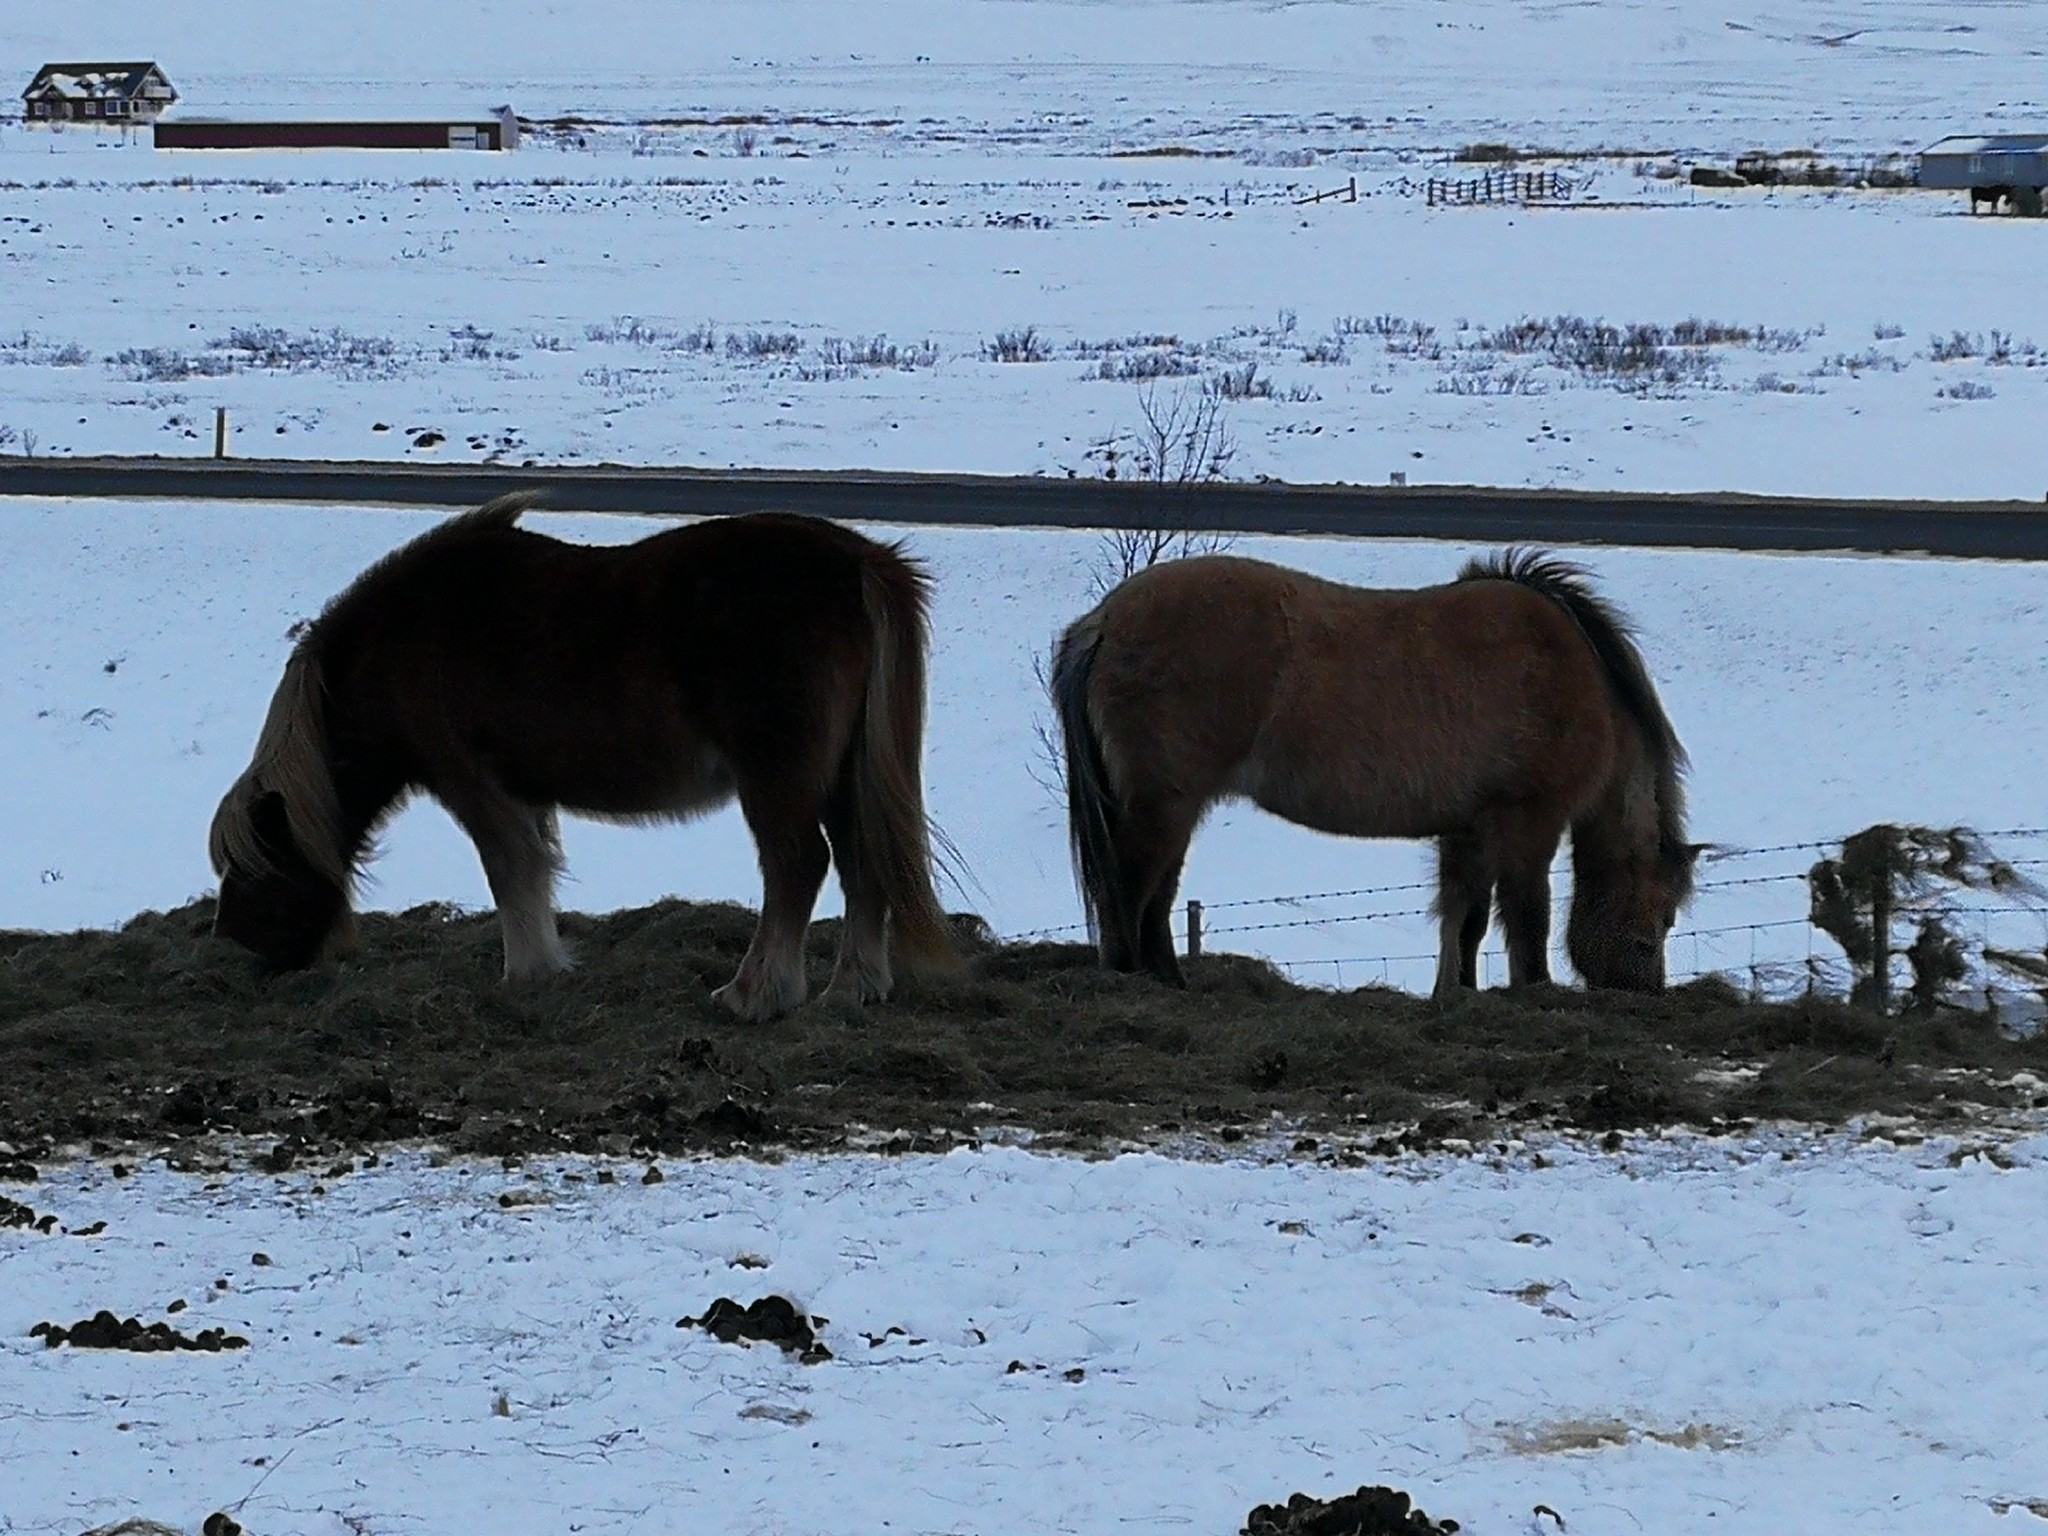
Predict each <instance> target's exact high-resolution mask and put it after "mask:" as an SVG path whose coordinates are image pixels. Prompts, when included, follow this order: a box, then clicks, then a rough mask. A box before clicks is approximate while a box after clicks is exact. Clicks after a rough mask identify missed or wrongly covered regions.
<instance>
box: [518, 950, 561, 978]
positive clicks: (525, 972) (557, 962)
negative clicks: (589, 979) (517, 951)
mask: <svg viewBox="0 0 2048 1536" xmlns="http://www.w3.org/2000/svg"><path fill="white" fill-rule="evenodd" d="M575 969H576V961H575V959H574V957H572V956H571V955H570V953H569V952H568V951H567V950H566V949H558V950H556V951H555V952H554V953H552V954H548V955H541V956H538V957H537V958H535V959H532V960H527V961H523V962H521V963H520V964H519V965H518V966H516V967H515V966H514V965H513V964H512V962H511V961H510V960H507V961H506V962H505V980H506V981H508V982H520V981H546V980H547V979H548V978H549V977H550V976H566V975H568V974H569V972H571V971H573V970H575Z"/></svg>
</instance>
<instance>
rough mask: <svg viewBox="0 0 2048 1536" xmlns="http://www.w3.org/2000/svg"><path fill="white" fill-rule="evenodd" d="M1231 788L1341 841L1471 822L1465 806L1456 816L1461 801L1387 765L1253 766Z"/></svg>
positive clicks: (1424, 832)
mask: <svg viewBox="0 0 2048 1536" xmlns="http://www.w3.org/2000/svg"><path fill="white" fill-rule="evenodd" d="M1231 789H1232V792H1233V793H1236V794H1240V795H1242V796H1244V797H1245V798H1246V799H1248V800H1250V801H1251V802H1252V803H1253V804H1255V805H1257V806H1258V807H1259V808H1260V809H1261V810H1265V811H1270V812H1271V813H1272V814H1273V815H1275V816H1278V817H1281V818H1282V819H1284V820H1287V821H1291V822H1294V823H1295V824H1296V825H1297V826H1303V827H1308V828H1311V829H1312V830H1314V831H1317V832H1331V833H1335V834H1337V835H1339V836H1342V837H1402V838H1408V837H1435V836H1438V835H1439V834H1441V833H1443V832H1445V831H1448V830H1451V829H1452V827H1453V826H1456V825H1462V824H1463V823H1464V822H1465V821H1467V820H1469V812H1468V811H1466V809H1465V807H1464V806H1462V805H1456V809H1455V811H1451V807H1452V806H1453V805H1455V804H1456V802H1455V801H1451V802H1447V800H1446V797H1445V796H1444V795H1443V794H1442V793H1441V787H1440V786H1437V787H1432V786H1431V785H1430V784H1429V783H1428V782H1427V780H1426V778H1425V777H1424V776H1423V775H1421V774H1420V773H1419V772H1418V773H1416V774H1414V775H1409V774H1404V773H1400V772H1398V771H1397V772H1389V771H1388V768H1387V766H1386V765H1361V764H1358V763H1355V762H1353V763H1350V764H1344V765H1342V767H1341V769H1340V770H1334V771H1333V769H1332V767H1331V765H1330V764H1328V763H1315V764H1311V763H1306V762H1301V763H1288V762H1285V761H1282V762H1279V763H1273V762H1266V761H1256V762H1249V763H1246V764H1245V765H1244V766H1243V767H1242V768H1241V769H1240V770H1239V771H1238V774H1237V775H1236V778H1235V780H1234V782H1233V783H1232V785H1231ZM1460 798H1462V797H1460ZM1447 811H1451V813H1450V814H1447Z"/></svg>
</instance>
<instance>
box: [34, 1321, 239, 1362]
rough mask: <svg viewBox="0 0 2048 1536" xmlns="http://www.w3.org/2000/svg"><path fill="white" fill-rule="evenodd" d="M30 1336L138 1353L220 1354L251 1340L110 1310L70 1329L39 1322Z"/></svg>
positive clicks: (55, 1343)
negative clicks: (193, 1330)
mask: <svg viewBox="0 0 2048 1536" xmlns="http://www.w3.org/2000/svg"><path fill="white" fill-rule="evenodd" d="M28 1336H29V1337H30V1338H32V1339H41V1340H42V1341H43V1342H44V1343H45V1344H47V1345H48V1346H49V1347H50V1348H51V1349H56V1348H58V1347H59V1346H60V1345H64V1344H69V1345H70V1346H71V1347H72V1348H73V1349H126V1350H131V1351H133V1352H134V1353H136V1354H140V1355H148V1354H155V1353H157V1352H159V1351H162V1350H170V1349H190V1350H199V1351H202V1352H204V1353H206V1354H216V1355H217V1354H219V1353H220V1352H221V1351H222V1350H224V1349H247V1348H248V1347H249V1341H248V1340H247V1339H245V1338H243V1337H242V1336H241V1335H240V1334H238V1333H226V1332H223V1331H222V1330H221V1329H219V1328H202V1329H200V1330H199V1332H198V1333H196V1334H194V1335H191V1336H190V1337H188V1336H186V1335H185V1334H182V1333H180V1332H178V1330H177V1329H175V1328H173V1327H172V1326H171V1325H170V1324H169V1323H150V1324H147V1325H145V1324H143V1323H142V1322H140V1321H138V1320H137V1319H135V1318H132V1317H126V1318H123V1317H116V1316H114V1314H113V1313H111V1312H106V1311H100V1312H95V1313H93V1315H92V1316H91V1317H88V1318H87V1319H85V1321H84V1322H80V1323H73V1324H72V1325H71V1326H70V1327H69V1328H62V1327H59V1326H58V1325H57V1324H55V1323H37V1324H36V1325H35V1327H33V1328H31V1329H29V1331H28Z"/></svg>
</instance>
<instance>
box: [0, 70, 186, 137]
mask: <svg viewBox="0 0 2048 1536" xmlns="http://www.w3.org/2000/svg"><path fill="white" fill-rule="evenodd" d="M21 98H22V101H23V103H24V107H23V115H24V116H26V117H27V119H28V120H29V121H30V122H31V123H113V124H116V125H125V124H128V123H132V122H148V121H150V120H151V119H153V118H154V117H155V116H156V115H157V114H158V113H159V112H161V111H163V110H164V108H166V107H168V106H169V105H170V104H171V103H172V102H174V101H176V100H177V99H178V92H177V90H176V89H175V88H174V87H173V86H172V85H171V82H170V80H169V79H168V78H167V77H166V76H165V74H164V72H163V71H162V70H160V69H158V68H157V67H156V65H155V64H152V63H148V62H143V63H136V64H45V65H44V66H43V67H42V68H41V69H39V70H37V71H36V77H35V79H33V80H31V81H30V82H29V84H28V89H27V90H25V91H23V92H22V93H21Z"/></svg>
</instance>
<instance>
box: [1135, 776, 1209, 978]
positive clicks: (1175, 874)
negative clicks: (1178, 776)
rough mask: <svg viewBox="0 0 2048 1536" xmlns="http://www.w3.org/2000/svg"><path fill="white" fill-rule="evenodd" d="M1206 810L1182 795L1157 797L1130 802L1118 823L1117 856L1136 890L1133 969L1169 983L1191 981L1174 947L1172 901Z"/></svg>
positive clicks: (1177, 892) (1177, 890)
mask: <svg viewBox="0 0 2048 1536" xmlns="http://www.w3.org/2000/svg"><path fill="white" fill-rule="evenodd" d="M1201 814H1202V811H1201V807H1200V806H1199V805H1190V804H1188V803H1187V802H1186V801H1183V800H1165V801H1155V802H1153V803H1151V804H1149V805H1146V806H1143V807H1132V808H1130V809H1129V810H1128V811H1127V812H1126V816H1125V821H1124V825H1123V826H1122V827H1120V828H1119V829H1118V838H1117V841H1118V849H1117V856H1118V858H1119V859H1120V860H1121V862H1122V865H1123V870H1124V877H1125V882H1126V883H1125V887H1124V888H1125V889H1126V890H1127V891H1129V892H1130V893H1131V906H1132V911H1131V913H1130V914H1129V917H1130V921H1131V928H1130V930H1129V931H1130V932H1131V934H1132V937H1133V940H1134V942H1135V947H1136V954H1135V956H1134V957H1133V958H1134V965H1133V966H1132V967H1131V969H1136V970H1142V971H1149V972H1151V973H1152V974H1153V975H1154V976H1156V977H1158V978H1159V979H1160V980H1161V981H1163V982H1165V983H1166V984H1167V985H1168V986H1170V987H1185V986H1186V985H1187V978H1186V977H1184V976H1183V975H1182V974H1181V969H1180V958H1179V957H1178V956H1177V955H1175V954H1174V952H1173V902H1174V897H1175V896H1176V895H1177V894H1179V891H1180V872H1181V866H1182V865H1183V864H1185V863H1186V862H1187V856H1188V843H1189V842H1190V841H1191V840H1192V839H1193V838H1194V835H1195V823H1196V822H1198V821H1200V820H1201Z"/></svg>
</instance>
